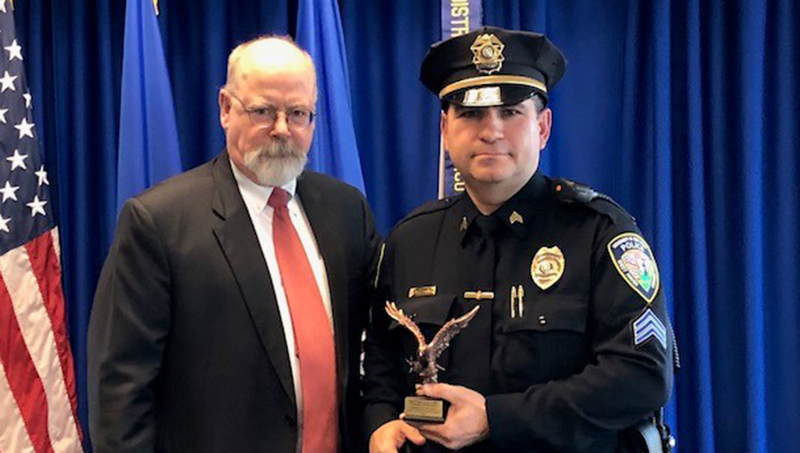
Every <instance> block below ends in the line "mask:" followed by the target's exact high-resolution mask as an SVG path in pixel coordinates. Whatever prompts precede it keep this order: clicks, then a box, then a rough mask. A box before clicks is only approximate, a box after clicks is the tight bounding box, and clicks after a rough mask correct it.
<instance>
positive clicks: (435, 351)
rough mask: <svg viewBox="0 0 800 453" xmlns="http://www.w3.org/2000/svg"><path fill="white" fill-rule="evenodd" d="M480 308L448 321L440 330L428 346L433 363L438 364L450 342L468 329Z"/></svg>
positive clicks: (476, 307)
mask: <svg viewBox="0 0 800 453" xmlns="http://www.w3.org/2000/svg"><path fill="white" fill-rule="evenodd" d="M480 308H481V306H480V305H476V306H475V308H473V309H472V310H470V311H469V312H468V313H467V314H465V315H464V316H461V317H458V318H453V319H451V320H449V321H447V322H446V323H445V324H444V325H443V326H442V328H441V329H439V331H438V332H436V335H434V337H433V340H431V342H430V343H429V344H428V351H427V353H428V357H429V358H430V359H431V360H432V361H433V362H436V360H438V359H439V356H441V355H442V352H444V350H445V349H447V348H448V347H449V346H450V340H452V339H453V337H455V336H456V335H458V333H459V332H461V331H462V330H464V328H466V327H467V325H468V324H469V322H470V321H471V320H472V318H474V317H475V315H476V314H477V313H478V310H480Z"/></svg>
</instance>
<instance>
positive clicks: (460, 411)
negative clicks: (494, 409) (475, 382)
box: [400, 384, 489, 450]
mask: <svg viewBox="0 0 800 453" xmlns="http://www.w3.org/2000/svg"><path fill="white" fill-rule="evenodd" d="M417 395H420V396H427V397H430V398H440V399H443V400H446V401H448V402H449V403H450V409H448V411H447V419H446V420H445V421H444V423H443V424H435V423H420V422H411V425H412V426H414V427H416V428H417V429H419V432H420V433H422V435H423V436H425V437H426V438H427V439H430V440H432V441H434V442H437V443H440V444H442V445H443V446H445V447H447V448H449V449H451V450H458V449H459V448H464V447H466V446H468V445H472V444H474V443H476V442H478V441H481V440H483V439H486V438H487V437H489V420H488V418H487V417H486V398H484V397H483V395H481V394H480V393H478V392H476V391H474V390H470V389H468V388H466V387H459V386H455V385H448V384H425V385H422V386H419V387H418V388H417ZM400 418H402V415H401V416H400Z"/></svg>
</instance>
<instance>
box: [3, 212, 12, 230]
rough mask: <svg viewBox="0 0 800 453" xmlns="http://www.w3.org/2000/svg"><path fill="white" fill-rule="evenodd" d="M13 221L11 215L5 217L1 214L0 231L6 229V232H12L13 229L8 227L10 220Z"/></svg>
mask: <svg viewBox="0 0 800 453" xmlns="http://www.w3.org/2000/svg"><path fill="white" fill-rule="evenodd" d="M10 221H11V217H9V218H7V219H4V218H3V216H2V215H0V231H5V232H6V233H10V232H11V230H9V229H8V222H10Z"/></svg>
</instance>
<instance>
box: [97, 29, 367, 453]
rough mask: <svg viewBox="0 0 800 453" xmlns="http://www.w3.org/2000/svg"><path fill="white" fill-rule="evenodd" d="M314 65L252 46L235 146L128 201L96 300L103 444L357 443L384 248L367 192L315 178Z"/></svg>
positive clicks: (235, 73)
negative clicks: (363, 358) (369, 322)
mask: <svg viewBox="0 0 800 453" xmlns="http://www.w3.org/2000/svg"><path fill="white" fill-rule="evenodd" d="M316 99H317V86H316V76H315V73H314V65H313V62H312V61H311V58H310V57H309V55H308V54H307V53H306V52H304V51H303V50H302V49H300V48H299V47H297V46H296V45H295V44H294V43H293V42H291V40H289V39H288V38H283V37H265V38H259V39H256V40H253V41H251V42H248V43H245V44H242V45H240V46H239V47H237V48H236V49H235V50H234V51H233V52H232V53H231V55H230V58H229V61H228V80H227V83H226V84H225V86H224V87H223V88H222V89H220V92H219V105H220V123H221V125H222V127H223V128H224V129H225V137H226V150H225V151H224V152H222V153H221V154H220V155H219V156H217V157H216V158H215V159H214V160H212V161H211V162H209V163H207V164H204V165H202V166H200V167H198V168H196V169H194V170H192V171H189V172H187V173H184V174H182V175H179V176H177V177H175V178H172V179H170V180H168V181H166V182H164V183H162V184H159V185H158V186H156V187H154V188H152V189H150V190H148V191H146V192H144V193H142V194H140V195H138V196H136V197H134V198H132V199H130V200H128V202H127V203H126V204H125V207H124V208H123V210H122V213H121V214H120V220H119V225H118V227H117V232H116V237H115V241H114V244H113V245H112V248H111V251H110V252H109V255H108V259H107V261H106V264H105V266H104V268H103V272H102V275H101V277H100V281H99V284H98V288H97V293H96V296H95V301H94V307H93V311H92V319H91V322H90V329H89V409H90V414H89V415H90V428H91V437H92V442H93V445H94V450H95V451H96V452H154V451H165V452H188V451H191V452H218V451H247V452H258V451H262V452H266V451H271V452H272V451H274V452H287V453H289V452H315V453H317V452H330V453H334V452H338V451H356V448H355V446H354V445H353V444H352V439H353V438H354V436H352V435H351V433H352V432H353V430H354V429H355V427H354V426H352V421H353V420H355V419H356V418H357V417H356V413H357V410H358V408H357V407H356V406H357V401H358V393H357V389H356V385H355V384H356V382H357V380H358V359H359V348H360V336H361V332H362V330H363V327H364V323H365V321H366V313H367V310H366V309H367V304H368V300H369V296H370V291H371V286H370V282H371V281H372V280H373V279H374V275H375V267H376V262H377V255H378V246H379V242H380V238H379V237H378V234H377V233H376V230H375V225H374V220H373V217H372V213H371V212H370V209H369V207H368V206H367V204H366V201H365V200H364V197H363V196H362V195H361V194H360V193H359V192H358V191H357V190H356V189H354V188H352V187H349V186H347V185H345V184H344V183H341V182H339V181H336V180H334V179H332V178H329V177H326V176H323V175H320V174H316V173H313V172H309V171H303V167H304V166H305V163H306V158H307V154H308V150H309V147H310V146H311V140H312V137H313V133H314V115H315V105H316Z"/></svg>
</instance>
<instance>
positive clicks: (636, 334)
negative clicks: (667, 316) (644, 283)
mask: <svg viewBox="0 0 800 453" xmlns="http://www.w3.org/2000/svg"><path fill="white" fill-rule="evenodd" d="M651 338H655V340H656V341H658V343H659V344H661V346H662V347H663V348H664V349H666V348H667V328H666V327H664V323H662V322H661V320H660V319H658V316H656V314H655V313H653V310H651V309H649V308H648V309H647V310H645V311H644V313H642V314H641V315H640V316H639V317H638V318H636V320H635V321H633V343H634V344H635V345H636V346H638V345H640V344H642V343H644V342H645V341H647V340H649V339H651Z"/></svg>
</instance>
